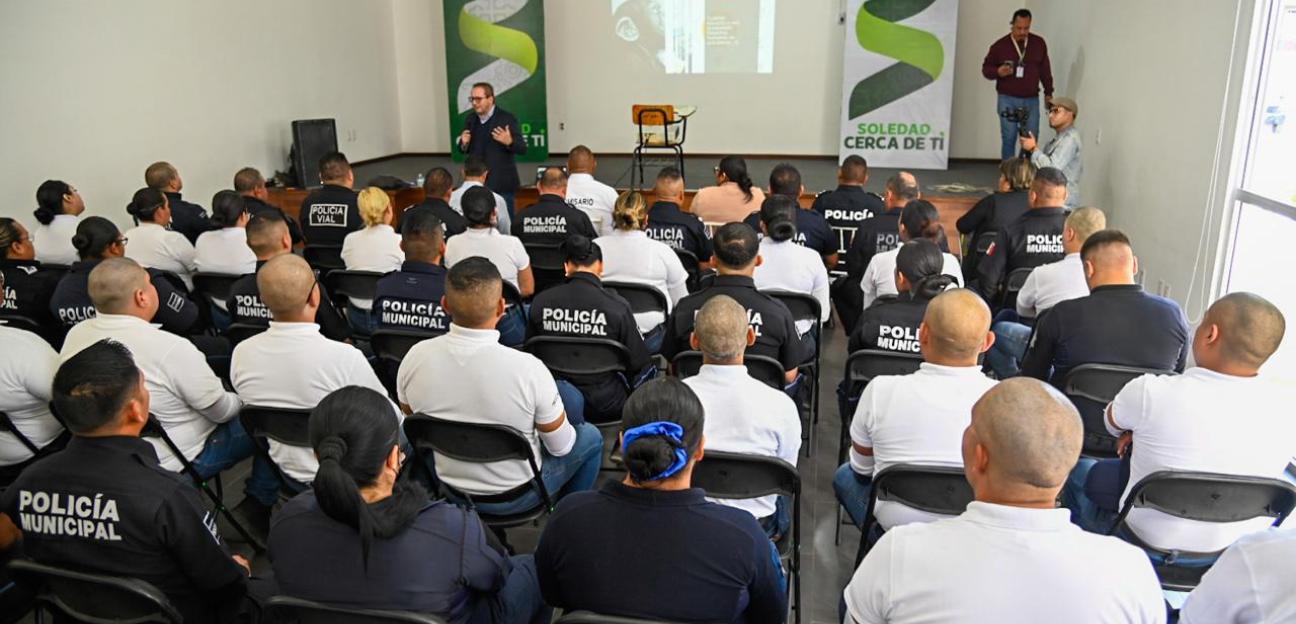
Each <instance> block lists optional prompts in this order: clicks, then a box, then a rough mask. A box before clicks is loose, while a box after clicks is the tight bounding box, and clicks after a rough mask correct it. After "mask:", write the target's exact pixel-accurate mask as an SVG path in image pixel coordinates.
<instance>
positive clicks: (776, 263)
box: [752, 236, 832, 334]
mask: <svg viewBox="0 0 1296 624" xmlns="http://www.w3.org/2000/svg"><path fill="white" fill-rule="evenodd" d="M760 256H761V265H760V266H758V267H756V272H755V273H754V274H753V275H752V279H754V280H755V281H756V288H757V289H758V290H786V291H788V292H795V293H802V294H806V295H811V296H813V297H814V298H815V300H817V301H818V302H819V311H820V314H819V320H820V321H822V322H825V323H826V322H828V317H830V316H832V306H831V305H830V304H829V303H828V269H827V268H825V267H824V263H823V258H822V257H820V256H819V252H817V251H815V250H813V249H811V248H809V247H803V246H801V245H798V244H796V243H794V242H792V241H790V240H786V241H783V242H781V243H779V242H775V241H774V239H772V238H770V237H768V236H765V237H763V238H761V241H760ZM796 326H797V333H801V334H804V333H806V332H808V331H810V328H811V327H813V326H814V324H813V323H811V322H810V321H797V323H796Z"/></svg>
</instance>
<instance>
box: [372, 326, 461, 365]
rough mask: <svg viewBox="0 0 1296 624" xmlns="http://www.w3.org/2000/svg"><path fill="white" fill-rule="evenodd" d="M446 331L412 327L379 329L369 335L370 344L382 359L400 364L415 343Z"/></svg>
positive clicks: (375, 353)
mask: <svg viewBox="0 0 1296 624" xmlns="http://www.w3.org/2000/svg"><path fill="white" fill-rule="evenodd" d="M444 333H445V332H433V331H414V330H410V329H378V330H374V333H373V334H372V335H371V336H369V346H370V347H372V348H373V351H374V355H376V356H378V359H380V360H386V361H388V362H395V363H397V364H399V363H400V362H401V360H404V359H405V354H406V353H409V350H410V349H412V348H414V345H416V344H418V343H420V342H423V341H424V340H427V339H429V338H436V337H437V336H441V335H444Z"/></svg>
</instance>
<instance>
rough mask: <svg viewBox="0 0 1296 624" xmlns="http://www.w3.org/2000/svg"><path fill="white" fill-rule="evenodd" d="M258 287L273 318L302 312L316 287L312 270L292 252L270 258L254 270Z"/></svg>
mask: <svg viewBox="0 0 1296 624" xmlns="http://www.w3.org/2000/svg"><path fill="white" fill-rule="evenodd" d="M256 280H257V290H258V291H259V292H260V294H261V301H262V303H265V305H266V307H267V308H270V314H271V315H272V316H273V317H274V319H275V320H276V321H284V320H289V319H292V318H293V317H296V316H299V315H301V314H302V312H303V310H305V309H306V307H307V304H308V303H309V302H308V299H310V298H311V293H312V291H313V290H314V287H315V272H314V271H312V270H311V268H310V265H309V264H307V263H306V261H305V260H303V259H301V258H300V257H298V256H295V255H293V254H284V255H282V256H278V257H276V258H273V259H271V260H270V261H269V262H267V263H265V266H263V267H261V270H259V271H257V274H256Z"/></svg>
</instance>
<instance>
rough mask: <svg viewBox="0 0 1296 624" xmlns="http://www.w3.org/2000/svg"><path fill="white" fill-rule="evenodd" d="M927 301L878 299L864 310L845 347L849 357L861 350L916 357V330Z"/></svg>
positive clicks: (905, 295) (905, 297) (903, 296)
mask: <svg viewBox="0 0 1296 624" xmlns="http://www.w3.org/2000/svg"><path fill="white" fill-rule="evenodd" d="M928 301H929V300H927V299H915V298H914V297H912V296H910V294H909V293H900V294H899V295H896V296H887V297H879V298H878V299H877V300H876V301H874V302H873V305H870V306H869V307H867V308H865V309H864V312H862V313H861V314H860V318H859V321H858V322H857V323H855V330H854V331H852V332H851V335H850V341H849V343H848V345H847V348H848V349H849V352H850V353H854V352H856V351H859V350H861V349H874V350H878V351H891V352H894V353H907V354H918V353H920V351H919V348H918V327H919V326H920V325H922V320H923V315H924V314H926V313H927V303H928Z"/></svg>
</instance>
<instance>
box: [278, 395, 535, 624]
mask: <svg viewBox="0 0 1296 624" xmlns="http://www.w3.org/2000/svg"><path fill="white" fill-rule="evenodd" d="M309 435H310V442H311V447H312V448H313V449H314V450H315V455H316V456H317V457H318V458H319V470H318V472H316V473H315V481H314V482H313V484H312V487H311V489H310V490H307V491H306V492H303V493H302V494H299V495H298V496H296V497H295V498H293V499H292V500H290V501H288V502H287V503H285V504H284V506H283V507H282V508H281V509H280V510H279V511H278V512H277V513H276V514H275V516H274V522H273V525H272V526H271V528H270V539H269V547H270V559H271V562H272V564H273V566H274V576H275V580H276V582H277V583H278V586H279V591H280V592H281V593H283V594H287V595H289V596H294V597H297V598H304V599H307V600H315V601H318V602H323V603H327V604H332V605H337V606H342V607H351V608H360V609H387V610H401V611H418V612H423V613H430V614H434V615H437V616H439V617H441V618H443V619H444V620H445V621H447V622H452V623H461V622H469V621H471V622H474V623H478V622H500V623H503V622H527V621H530V620H532V619H533V618H534V617H535V616H536V615H537V614H538V613H539V610H540V608H541V606H542V605H541V603H540V597H539V593H538V592H537V591H536V587H535V584H534V575H535V570H534V565H535V564H534V562H533V560H532V558H531V557H530V556H528V555H522V556H518V557H513V558H512V560H510V559H509V558H508V557H506V556H505V555H504V553H503V552H502V549H500V548H498V547H497V546H495V545H493V544H492V543H491V536H490V534H489V533H488V532H487V531H486V530H485V527H484V526H483V525H482V523H481V520H480V519H479V518H478V517H477V514H476V513H474V512H472V511H469V510H465V509H462V508H460V507H456V506H455V505H452V504H450V503H448V502H445V501H437V502H433V501H431V500H429V497H428V493H427V491H426V490H424V489H423V487H422V486H420V485H418V484H417V483H415V482H414V481H413V480H412V479H410V478H409V477H408V473H406V472H405V471H403V470H402V466H403V464H404V461H405V457H404V453H403V452H402V451H401V445H400V423H399V422H398V421H397V419H396V417H395V416H394V415H392V410H391V403H390V402H389V401H388V399H387V397H385V396H383V395H382V394H379V393H377V392H374V391H373V390H370V389H368V388H363V387H360V386H347V387H344V388H341V389H339V390H336V391H334V392H333V393H332V394H329V395H328V396H326V397H324V399H323V400H322V401H320V403H319V405H317V406H316V407H315V409H314V410H312V411H311V415H310V423H309Z"/></svg>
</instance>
